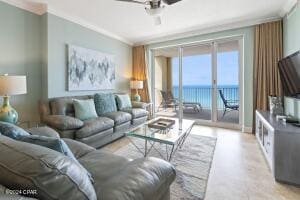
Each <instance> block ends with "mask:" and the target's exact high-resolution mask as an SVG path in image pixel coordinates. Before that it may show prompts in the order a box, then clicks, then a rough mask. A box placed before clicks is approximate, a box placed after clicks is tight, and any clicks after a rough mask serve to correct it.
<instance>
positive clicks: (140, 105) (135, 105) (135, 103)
mask: <svg viewBox="0 0 300 200" xmlns="http://www.w3.org/2000/svg"><path fill="white" fill-rule="evenodd" d="M131 104H132V107H133V108H142V109H146V108H147V106H148V103H145V102H138V101H132V102H131Z"/></svg>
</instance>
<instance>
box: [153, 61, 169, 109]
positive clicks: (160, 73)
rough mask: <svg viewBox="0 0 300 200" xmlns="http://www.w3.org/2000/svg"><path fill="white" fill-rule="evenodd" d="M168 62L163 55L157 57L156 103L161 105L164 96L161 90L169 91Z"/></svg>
mask: <svg viewBox="0 0 300 200" xmlns="http://www.w3.org/2000/svg"><path fill="white" fill-rule="evenodd" d="M167 74H168V62H167V58H166V57H163V56H158V57H155V105H156V106H159V105H160V103H161V101H162V98H161V94H160V90H164V91H167V89H168V88H167V85H168V78H167Z"/></svg>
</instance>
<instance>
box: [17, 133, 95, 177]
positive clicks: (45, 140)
mask: <svg viewBox="0 0 300 200" xmlns="http://www.w3.org/2000/svg"><path fill="white" fill-rule="evenodd" d="M16 139H17V140H18V141H21V142H27V143H30V144H35V145H39V146H43V147H46V148H49V149H52V150H54V151H57V152H60V153H62V154H64V155H65V156H67V157H69V158H71V159H72V160H73V161H74V162H76V163H77V164H78V165H79V166H80V167H81V168H82V170H84V171H85V172H86V174H87V175H88V176H89V178H90V179H91V181H92V182H93V181H94V180H93V178H92V175H91V174H90V173H89V172H88V171H87V170H86V169H85V168H84V167H83V166H82V165H81V164H80V163H79V161H78V160H77V159H76V158H75V156H74V154H73V153H72V151H71V150H70V148H69V147H68V145H67V144H66V143H65V141H63V140H62V139H60V138H54V137H46V136H39V135H29V136H21V135H20V136H18V137H17V138H16Z"/></svg>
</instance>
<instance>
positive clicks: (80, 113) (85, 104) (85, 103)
mask: <svg viewBox="0 0 300 200" xmlns="http://www.w3.org/2000/svg"><path fill="white" fill-rule="evenodd" d="M73 103H74V109H75V117H76V118H78V119H80V120H87V119H91V118H96V117H98V116H97V113H96V109H95V103H94V100H93V99H88V100H77V99H74V100H73Z"/></svg>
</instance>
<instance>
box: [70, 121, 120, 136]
mask: <svg viewBox="0 0 300 200" xmlns="http://www.w3.org/2000/svg"><path fill="white" fill-rule="evenodd" d="M113 127H114V121H113V120H112V119H109V118H107V117H97V118H93V119H88V120H85V121H84V126H83V127H82V128H81V129H79V130H78V131H76V133H75V134H76V138H79V139H81V138H85V137H89V136H91V135H94V134H96V133H100V132H101V131H105V130H107V129H111V128H113Z"/></svg>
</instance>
